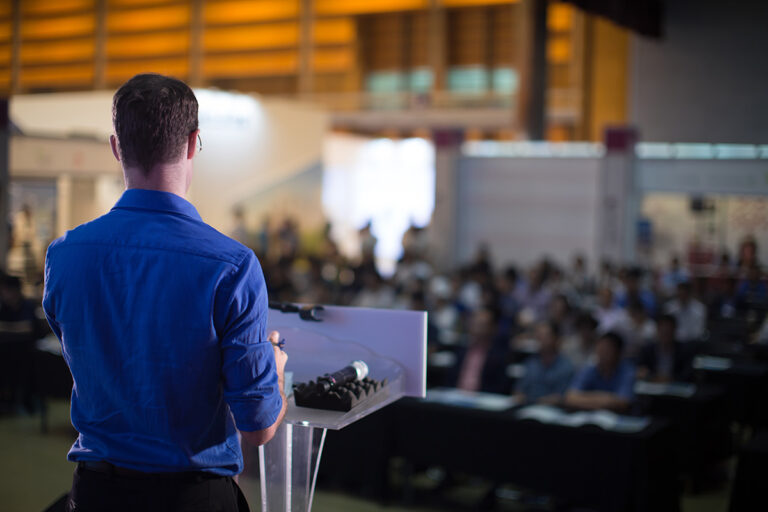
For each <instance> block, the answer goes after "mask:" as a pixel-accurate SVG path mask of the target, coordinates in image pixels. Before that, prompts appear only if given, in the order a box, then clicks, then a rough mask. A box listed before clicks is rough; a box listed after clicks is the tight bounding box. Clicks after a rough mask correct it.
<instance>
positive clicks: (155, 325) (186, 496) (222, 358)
mask: <svg viewBox="0 0 768 512" xmlns="http://www.w3.org/2000/svg"><path fill="white" fill-rule="evenodd" d="M197 111H198V104H197V99H196V98H195V95H194V93H193V92H192V90H191V89H190V88H189V87H188V86H187V85H186V84H184V83H183V82H180V81H179V80H176V79H173V78H169V77H165V76H162V75H155V74H143V75H137V76H135V77H133V78H131V79H130V80H129V81H128V82H126V83H125V84H124V85H123V86H122V87H120V89H119V90H118V91H117V93H116V94H115V96H114V100H113V106H112V118H113V124H114V129H115V134H114V135H113V136H112V137H111V138H110V143H111V146H112V151H113V153H114V155H115V157H116V158H117V159H118V161H119V162H120V164H121V166H122V169H123V174H124V178H125V184H126V188H127V190H126V191H125V192H124V193H123V195H122V197H121V198H120V200H119V201H118V202H117V204H116V205H115V206H114V208H113V209H112V210H111V211H110V212H109V213H107V214H106V215H104V216H102V217H99V218H97V219H95V220H93V221H91V222H88V223H86V224H83V225H81V226H78V227H77V228H75V229H73V230H71V231H68V232H67V233H66V234H65V235H64V236H63V237H61V238H59V239H57V240H55V241H54V242H53V243H51V245H50V247H49V248H48V252H47V255H46V262H45V291H44V296H43V309H44V311H45V314H46V317H47V319H48V323H49V324H50V326H51V329H52V330H53V332H54V333H55V334H56V336H57V337H58V338H59V340H60V341H61V346H62V352H63V356H64V358H65V360H66V362H67V364H68V365H69V368H70V371H71V373H72V378H73V381H74V386H73V388H72V402H71V419H72V424H73V426H74V427H75V429H76V430H77V431H78V433H79V436H78V438H77V440H76V441H75V443H74V444H73V445H72V448H71V450H70V451H69V454H68V459H69V460H71V461H75V462H77V463H78V464H77V468H76V470H75V475H74V478H73V483H72V490H71V492H70V495H69V499H68V502H67V509H68V510H77V511H93V510H99V511H101V510H109V511H113V512H114V511H123V510H126V511H127V510H130V511H137V510H141V511H151V510H174V511H185V510H190V511H191V510H196V511H198V510H210V511H213V510H217V511H235V510H248V504H247V502H246V501H245V498H244V497H243V495H242V493H241V492H240V491H239V488H238V487H237V485H236V483H235V482H234V480H233V478H232V477H233V476H234V475H237V474H238V473H240V472H241V471H242V469H243V458H242V450H241V445H240V436H239V434H238V430H239V431H240V432H241V434H242V437H243V438H244V439H245V440H246V441H248V442H250V443H253V444H256V445H261V444H264V443H266V442H267V441H269V439H271V438H272V436H274V434H275V431H276V429H277V427H278V425H279V424H280V422H281V420H282V418H283V416H284V415H285V410H286V400H285V396H284V395H283V373H284V367H285V363H286V359H287V356H286V355H285V353H283V352H282V351H281V350H280V349H279V348H278V347H277V343H278V341H279V333H277V332H272V333H271V334H270V335H269V336H267V334H266V320H267V291H266V287H265V283H264V276H263V274H262V271H261V267H260V266H259V262H258V260H257V259H256V257H255V256H254V254H253V252H252V251H251V250H249V249H248V248H246V247H245V246H243V245H242V244H240V243H239V242H236V241H234V240H232V239H230V238H228V237H226V236H224V235H222V234H221V233H219V232H218V231H216V230H214V229H213V228H212V227H210V226H208V225H207V224H205V223H204V222H203V221H202V219H201V218H200V215H198V213H197V211H196V210H195V207H194V206H192V204H191V203H189V202H188V201H187V200H186V199H184V196H185V194H186V193H187V191H188V189H189V185H190V182H191V178H192V160H193V157H194V156H195V154H196V153H197V152H198V151H199V148H198V146H197V143H198V137H199V130H198V116H197Z"/></svg>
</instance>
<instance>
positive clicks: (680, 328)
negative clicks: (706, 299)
mask: <svg viewBox="0 0 768 512" xmlns="http://www.w3.org/2000/svg"><path fill="white" fill-rule="evenodd" d="M664 312H665V313H667V314H669V315H672V316H674V317H675V319H676V320H677V334H676V338H677V341H679V342H683V343H684V342H688V341H697V340H700V339H701V338H702V337H703V336H704V332H705V330H706V326H707V308H706V306H704V304H702V303H701V302H699V301H698V300H696V299H694V298H693V293H692V289H691V283H690V282H687V281H686V282H683V283H680V284H678V285H677V296H676V297H675V298H674V299H673V300H671V301H669V302H668V303H667V304H666V306H664Z"/></svg>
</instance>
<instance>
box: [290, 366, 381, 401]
mask: <svg viewBox="0 0 768 512" xmlns="http://www.w3.org/2000/svg"><path fill="white" fill-rule="evenodd" d="M386 385H387V379H384V380H382V381H380V382H379V381H376V380H373V379H371V378H370V377H368V365H367V364H365V362H364V361H360V360H358V361H352V362H351V363H349V364H348V365H347V366H345V367H344V368H342V369H341V370H339V371H336V372H333V373H326V374H325V375H323V376H322V377H318V378H317V381H316V382H315V381H309V382H307V383H301V384H297V385H295V386H294V388H293V395H294V397H295V399H296V405H297V406H299V407H311V408H314V409H325V410H329V411H342V412H347V411H349V410H351V409H352V408H353V407H355V406H356V405H359V404H360V403H361V402H362V401H365V400H368V399H369V398H370V397H372V396H373V395H374V394H375V393H376V392H378V391H379V390H381V389H382V388H383V387H384V386H386Z"/></svg>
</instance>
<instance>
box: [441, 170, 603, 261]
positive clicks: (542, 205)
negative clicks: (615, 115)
mask: <svg viewBox="0 0 768 512" xmlns="http://www.w3.org/2000/svg"><path fill="white" fill-rule="evenodd" d="M599 172H600V159H599V158H567V159H566V158H482V157H462V158H460V160H459V162H458V183H459V188H458V200H457V215H456V218H457V219H458V221H457V222H458V226H457V242H456V250H457V252H458V256H459V258H458V260H459V263H467V262H468V261H469V260H470V258H471V257H472V256H473V255H474V253H475V251H476V250H477V247H478V245H479V244H481V243H488V244H489V246H490V248H491V249H492V252H493V257H494V259H495V261H496V263H497V264H500V265H504V264H506V263H515V264H523V265H528V264H530V263H533V262H534V261H536V260H537V259H539V258H541V257H542V256H545V255H546V256H549V257H551V258H553V259H555V260H556V261H559V262H561V263H567V262H570V261H571V258H572V256H573V254H574V253H576V252H580V253H582V254H584V255H586V256H587V258H588V259H589V260H590V261H591V262H593V263H594V262H595V258H596V245H597V238H596V237H597V215H598V213H597V200H598V179H599Z"/></svg>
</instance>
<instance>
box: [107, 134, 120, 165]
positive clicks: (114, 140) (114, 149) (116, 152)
mask: <svg viewBox="0 0 768 512" xmlns="http://www.w3.org/2000/svg"><path fill="white" fill-rule="evenodd" d="M109 145H110V146H111V147H112V154H113V155H115V158H117V161H118V162H119V161H120V150H119V149H118V147H117V137H115V136H114V135H110V136H109Z"/></svg>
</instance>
